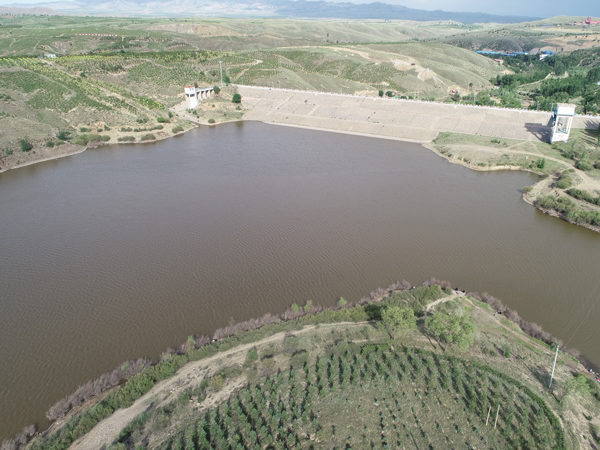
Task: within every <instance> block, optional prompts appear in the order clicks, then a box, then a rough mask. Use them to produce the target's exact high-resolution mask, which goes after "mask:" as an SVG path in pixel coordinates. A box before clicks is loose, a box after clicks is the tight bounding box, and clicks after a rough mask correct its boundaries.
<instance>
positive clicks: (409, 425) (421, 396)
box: [118, 335, 564, 449]
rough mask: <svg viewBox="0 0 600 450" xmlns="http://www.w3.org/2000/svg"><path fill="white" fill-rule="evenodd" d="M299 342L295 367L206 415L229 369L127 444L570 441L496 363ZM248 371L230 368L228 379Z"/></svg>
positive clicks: (147, 418)
mask: <svg viewBox="0 0 600 450" xmlns="http://www.w3.org/2000/svg"><path fill="white" fill-rule="evenodd" d="M296 341H297V338H296V337H294V336H292V335H290V336H288V337H287V338H286V341H284V344H283V345H284V347H286V346H287V347H288V349H295V350H293V351H294V353H293V356H292V358H291V365H290V368H289V370H286V371H278V372H277V373H271V374H269V375H267V376H266V377H262V378H260V379H259V380H258V381H257V382H255V383H253V384H250V385H248V386H247V387H244V388H242V389H241V390H238V391H237V392H235V393H233V394H232V395H231V396H230V397H229V398H223V399H222V402H221V404H220V405H216V406H215V407H212V408H208V409H206V410H204V411H198V410H197V409H196V407H195V404H196V400H198V401H202V400H203V399H204V397H205V393H206V392H207V391H208V392H210V391H211V390H212V391H215V390H219V389H220V387H221V386H222V385H223V382H224V379H225V378H226V377H227V375H226V372H223V373H222V374H219V375H216V376H214V377H212V378H210V379H207V380H205V381H204V382H203V384H202V385H201V387H200V388H199V389H196V390H189V391H187V392H185V393H183V394H182V395H181V396H180V399H179V401H177V402H174V403H172V404H170V405H167V406H166V407H164V408H161V409H158V410H155V411H154V412H152V413H148V414H143V415H142V416H141V417H139V418H138V419H137V421H134V423H132V424H130V426H128V427H127V428H126V429H125V430H123V431H122V432H121V435H120V437H119V439H118V441H120V443H121V444H125V445H126V446H127V448H134V447H135V446H136V445H137V444H138V443H140V442H146V443H149V444H150V446H151V447H152V448H164V449H169V448H170V449H175V448H185V449H211V448H217V449H229V448H234V449H237V448H239V449H242V448H250V449H260V448H276V449H279V448H281V449H283V448H298V449H300V448H331V446H332V445H334V446H335V448H345V449H350V448H384V449H385V448H407V449H408V448H416V449H419V448H428V449H450V448H479V449H482V448H494V449H501V448H531V449H534V448H540V449H543V448H555V449H556V448H561V447H562V446H563V445H564V437H563V432H562V429H561V427H560V425H559V423H558V420H557V419H556V417H555V416H554V414H553V413H551V412H550V411H549V410H548V409H547V407H546V405H545V403H544V401H543V400H541V399H540V398H539V397H537V396H536V395H534V394H533V393H531V391H529V390H528V389H527V388H525V389H523V388H522V386H521V385H520V383H519V382H517V381H515V380H512V379H510V378H509V377H506V376H504V375H503V374H501V373H498V372H497V371H495V370H493V369H491V368H489V367H486V366H483V365H479V364H477V363H472V362H471V363H469V362H466V361H463V360H461V359H459V358H454V357H444V356H440V355H436V354H430V353H429V352H426V351H420V350H418V349H413V348H403V349H393V348H390V346H389V345H372V344H371V345H363V346H362V347H361V346H360V345H359V344H347V343H346V342H338V343H337V344H336V345H332V346H330V347H329V348H328V349H327V353H326V354H325V355H322V356H318V357H314V356H313V355H311V354H310V353H309V351H308V350H306V349H297V348H296V345H297V343H296ZM254 357H257V358H261V359H262V362H260V363H254V366H255V367H254V369H256V365H257V364H258V365H260V367H261V368H262V369H261V370H263V371H264V370H267V369H265V366H268V364H269V359H270V358H272V357H273V355H272V354H268V353H267V354H265V355H260V354H256V353H254V354H249V359H250V360H252V359H253V358H254ZM246 366H247V367H248V370H249V371H250V372H251V371H252V370H253V369H252V367H251V364H248V363H247V364H246ZM241 375H242V373H241V371H239V370H238V371H237V372H236V371H231V370H230V371H229V377H230V378H235V377H239V376H241ZM498 406H500V411H499V414H498V420H497V423H496V426H494V424H495V422H496V418H495V415H496V411H497V408H498ZM490 408H491V410H493V413H490V420H489V422H488V424H487V426H486V420H487V416H488V412H489V411H490ZM167 424H171V425H170V426H167ZM174 424H176V425H175V426H173V425H174ZM165 435H170V436H169V437H165ZM157 437H158V438H157Z"/></svg>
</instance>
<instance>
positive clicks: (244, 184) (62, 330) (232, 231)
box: [0, 123, 600, 439]
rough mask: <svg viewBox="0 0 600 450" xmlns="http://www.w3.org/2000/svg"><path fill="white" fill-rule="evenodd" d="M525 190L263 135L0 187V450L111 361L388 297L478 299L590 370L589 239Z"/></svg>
mask: <svg viewBox="0 0 600 450" xmlns="http://www.w3.org/2000/svg"><path fill="white" fill-rule="evenodd" d="M535 180H536V177H534V176H533V175H530V174H526V173H520V172H503V173H477V172H473V171H471V170H468V169H466V168H463V167H459V166H455V165H451V164H448V163H447V162H445V161H444V160H442V159H441V158H439V157H438V156H436V155H434V154H433V153H432V152H430V151H428V150H426V149H424V148H422V147H421V146H419V145H416V144H409V143H402V142H397V141H389V140H382V139H374V138H367V137H357V136H349V135H341V134H335V133H327V132H318V131H309V130H301V129H294V128H287V127H278V126H273V125H266V124H262V123H236V124H227V125H222V126H218V127H214V128H202V129H197V130H193V131H192V132H189V133H187V134H186V135H185V136H182V137H179V138H175V139H170V140H167V141H164V142H158V143H155V144H148V145H135V146H124V145H123V146H113V147H105V148H99V149H96V150H90V151H87V152H85V153H83V154H81V155H76V156H73V157H69V158H64V159H61V160H57V161H52V162H47V163H42V164H38V165H34V166H30V167H26V168H23V169H18V170H14V171H10V172H7V173H4V174H2V175H0V287H1V290H0V343H1V345H0V439H2V438H5V437H7V436H9V435H12V434H14V433H16V432H18V431H20V430H21V428H22V427H23V426H25V425H27V424H29V423H32V422H35V421H38V422H39V421H41V420H42V419H43V416H44V413H45V411H46V410H47V408H48V407H49V406H50V405H52V404H53V403H54V402H55V401H57V400H58V399H60V398H61V397H63V396H64V395H66V394H68V393H71V392H72V391H73V390H75V388H77V387H78V386H79V385H80V384H82V383H83V382H85V381H87V380H89V379H91V378H94V377H96V376H98V375H99V374H101V373H103V372H106V371H110V370H112V369H113V368H114V367H116V366H117V365H118V364H119V363H121V362H123V361H125V360H127V359H131V358H137V357H141V356H148V357H154V358H156V357H158V355H159V354H160V353H161V352H162V351H164V350H165V349H166V348H167V347H169V346H171V345H178V344H181V343H182V342H184V341H185V340H186V336H188V335H190V334H192V333H198V334H210V333H211V332H212V331H213V330H214V329H215V328H217V327H220V326H224V325H226V324H228V323H229V322H230V320H235V321H239V320H245V319H248V318H250V317H256V316H260V315H262V314H264V313H266V312H281V311H282V310H284V309H285V308H286V307H287V306H289V305H290V304H291V303H293V302H296V303H301V304H303V303H304V302H305V301H306V300H308V299H312V300H313V301H314V302H315V303H319V304H324V305H331V304H333V303H334V302H335V301H336V300H337V299H338V298H339V297H340V296H343V297H345V298H347V299H350V300H358V299H359V298H360V297H362V296H363V295H367V294H368V293H369V292H370V291H371V290H373V289H374V288H377V287H379V286H387V285H388V284H390V283H391V282H393V281H396V280H398V279H402V278H405V279H407V280H409V281H411V282H412V283H421V282H422V281H423V280H425V279H426V278H430V277H432V276H435V277H436V278H440V279H447V280H450V281H452V282H453V284H454V285H455V286H459V287H460V288H464V289H469V290H477V291H484V290H486V291H488V292H490V293H491V294H493V295H495V296H496V297H498V298H500V299H501V300H503V301H504V302H505V303H506V304H507V305H508V306H510V307H511V308H514V309H516V310H517V311H518V312H519V313H520V314H521V315H522V316H523V317H524V318H525V319H527V320H530V321H534V322H538V323H540V324H541V325H542V326H543V327H544V328H545V329H547V330H548V331H549V332H551V333H552V334H554V335H556V336H558V337H560V338H562V339H563V340H564V341H565V342H568V344H569V346H572V347H576V348H579V349H580V350H582V351H583V352H584V353H585V354H586V355H587V356H588V357H589V358H590V359H591V360H592V361H595V362H596V363H600V331H599V328H598V321H599V319H600V308H595V309H594V305H595V303H596V300H597V297H598V293H599V289H598V286H599V279H598V273H599V270H600V235H599V234H596V233H594V232H592V231H589V230H586V229H584V228H579V227H576V226H574V225H569V224H567V223H566V222H564V221H561V220H559V219H555V218H552V217H549V216H547V215H544V214H542V213H541V212H539V211H537V210H536V209H535V208H533V207H531V206H530V205H528V204H526V203H525V202H523V201H522V200H521V192H520V188H521V187H522V186H524V185H528V184H531V183H533V182H534V181H535ZM548 364H549V365H550V364H551V361H549V362H548Z"/></svg>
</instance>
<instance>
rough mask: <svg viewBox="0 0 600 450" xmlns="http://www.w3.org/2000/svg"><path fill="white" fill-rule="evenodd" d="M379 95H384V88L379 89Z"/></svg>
mask: <svg viewBox="0 0 600 450" xmlns="http://www.w3.org/2000/svg"><path fill="white" fill-rule="evenodd" d="M379 96H380V97H383V90H382V89H379Z"/></svg>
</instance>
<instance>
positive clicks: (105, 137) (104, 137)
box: [102, 136, 110, 142]
mask: <svg viewBox="0 0 600 450" xmlns="http://www.w3.org/2000/svg"><path fill="white" fill-rule="evenodd" d="M102 141H104V142H108V141H110V136H102Z"/></svg>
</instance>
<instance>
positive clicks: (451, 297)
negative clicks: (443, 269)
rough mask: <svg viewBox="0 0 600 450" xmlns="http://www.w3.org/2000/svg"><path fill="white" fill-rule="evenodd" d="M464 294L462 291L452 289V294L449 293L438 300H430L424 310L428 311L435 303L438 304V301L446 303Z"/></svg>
mask: <svg viewBox="0 0 600 450" xmlns="http://www.w3.org/2000/svg"><path fill="white" fill-rule="evenodd" d="M465 296H466V294H463V293H462V292H456V291H454V294H453V295H449V296H448V297H442V298H440V299H439V300H436V301H435V302H431V303H430V304H429V305H427V309H426V310H425V312H426V313H428V312H429V311H431V310H432V309H433V308H434V307H435V306H436V305H439V304H440V303H446V302H448V301H450V300H454V299H457V298H458V297H465Z"/></svg>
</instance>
